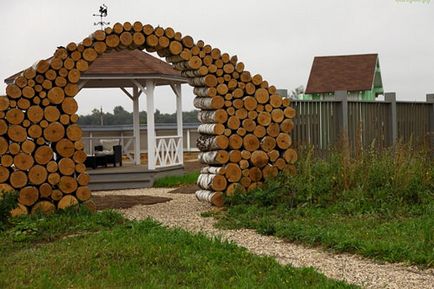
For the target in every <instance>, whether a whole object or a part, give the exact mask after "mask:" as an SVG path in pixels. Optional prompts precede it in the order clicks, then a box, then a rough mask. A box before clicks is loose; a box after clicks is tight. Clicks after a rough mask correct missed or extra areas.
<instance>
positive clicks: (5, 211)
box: [0, 191, 18, 231]
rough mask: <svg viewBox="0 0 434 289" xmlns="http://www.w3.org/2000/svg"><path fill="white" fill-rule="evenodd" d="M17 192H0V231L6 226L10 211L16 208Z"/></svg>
mask: <svg viewBox="0 0 434 289" xmlns="http://www.w3.org/2000/svg"><path fill="white" fill-rule="evenodd" d="M17 203H18V192H17V191H12V192H5V191H0V231H2V230H4V228H5V227H6V225H7V224H8V220H9V217H10V211H11V210H12V209H14V208H15V207H16V206H17Z"/></svg>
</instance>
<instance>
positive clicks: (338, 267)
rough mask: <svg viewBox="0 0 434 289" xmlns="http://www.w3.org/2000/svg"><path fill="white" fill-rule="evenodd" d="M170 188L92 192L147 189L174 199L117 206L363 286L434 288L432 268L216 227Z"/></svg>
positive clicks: (201, 207)
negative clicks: (330, 250)
mask: <svg viewBox="0 0 434 289" xmlns="http://www.w3.org/2000/svg"><path fill="white" fill-rule="evenodd" d="M171 190H172V189H165V188H151V189H137V190H119V191H110V192H94V194H95V195H112V194H114V195H120V194H124V195H145V194H146V195H149V196H160V197H168V198H172V199H173V200H172V201H170V202H167V203H160V204H155V205H150V206H141V205H139V206H135V207H132V208H129V209H125V210H120V211H121V212H122V213H123V214H124V215H125V216H126V217H127V218H129V219H144V218H146V217H152V218H154V219H155V220H158V221H159V222H161V223H162V224H164V225H166V226H168V227H181V228H183V229H186V230H188V231H191V232H202V233H205V234H207V235H210V236H220V237H222V238H223V239H227V240H230V241H234V242H236V243H237V244H239V245H240V246H243V247H245V248H247V249H248V250H249V251H250V252H252V253H255V254H258V255H267V256H272V257H274V258H276V260H277V261H278V262H280V263H281V264H291V265H292V266H295V267H313V268H315V269H317V270H318V271H319V272H321V273H323V274H325V275H326V276H328V277H330V278H333V279H339V280H344V281H346V282H348V283H352V284H357V285H360V286H362V287H364V288H393V289H395V288H396V289H398V288H399V289H404V288H412V289H413V288H417V289H424V288H427V289H429V288H431V289H434V269H428V270H420V269H418V268H416V267H410V266H404V265H400V264H389V263H386V264H378V263H375V262H373V261H371V260H368V259H365V258H362V257H359V256H356V255H350V254H331V253H327V252H325V251H323V250H321V249H317V248H307V247H304V246H302V245H297V244H292V243H288V242H284V241H282V240H280V239H277V238H275V237H270V236H262V235H259V234H257V233H256V232H255V231H253V230H247V229H241V230H220V229H216V228H214V227H213V224H214V222H215V221H214V220H213V219H212V218H203V217H201V216H200V213H201V212H204V211H208V210H210V209H211V207H210V206H209V205H208V204H205V203H200V202H198V201H197V200H196V199H195V196H194V195H192V194H170V193H168V192H169V191H171Z"/></svg>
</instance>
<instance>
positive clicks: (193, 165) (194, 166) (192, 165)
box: [184, 159, 203, 173]
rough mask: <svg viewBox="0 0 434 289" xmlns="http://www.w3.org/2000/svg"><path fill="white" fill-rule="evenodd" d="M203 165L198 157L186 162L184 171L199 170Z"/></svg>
mask: <svg viewBox="0 0 434 289" xmlns="http://www.w3.org/2000/svg"><path fill="white" fill-rule="evenodd" d="M201 167H203V165H202V164H201V163H200V162H199V161H198V160H197V159H195V160H190V161H185V162H184V171H185V172H186V173H189V172H194V171H199V170H200V168H201Z"/></svg>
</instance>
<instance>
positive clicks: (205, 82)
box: [0, 22, 297, 214]
mask: <svg viewBox="0 0 434 289" xmlns="http://www.w3.org/2000/svg"><path fill="white" fill-rule="evenodd" d="M111 49H116V50H122V49H141V50H143V49H146V51H148V52H157V53H158V55H159V56H160V57H165V59H166V61H167V62H168V63H170V64H172V65H173V67H174V68H175V69H177V70H179V71H181V74H182V75H183V76H184V77H186V78H187V79H188V82H189V84H190V85H191V86H193V88H194V93H195V95H196V98H195V99H194V105H195V107H197V108H198V109H200V110H201V111H200V112H199V115H198V119H199V121H200V122H201V123H202V125H201V126H200V127H199V132H200V133H201V137H200V138H199V140H198V147H199V148H200V150H201V151H202V153H201V155H200V157H199V159H200V161H201V162H202V163H203V164H206V165H207V167H205V168H204V169H203V170H202V173H201V175H200V176H199V179H198V184H199V186H200V187H201V188H202V190H200V191H198V192H197V194H196V196H197V198H198V199H200V200H206V201H209V202H211V203H213V204H214V205H217V206H221V205H222V204H223V203H222V195H223V194H224V193H227V194H233V193H234V192H235V191H246V190H251V189H253V188H256V187H257V186H259V185H260V184H261V183H262V182H263V181H264V180H265V179H266V178H268V177H271V176H275V175H276V174H277V173H278V172H279V171H282V170H289V171H294V166H293V163H294V162H295V161H296V159H297V154H296V152H295V151H294V150H293V149H291V148H290V146H291V136H290V132H291V130H292V128H293V126H294V125H293V122H292V120H291V119H292V118H293V117H294V116H295V111H294V109H293V108H291V106H290V101H289V100H288V99H283V98H282V97H281V96H280V95H278V94H277V92H276V88H275V87H274V86H272V85H269V84H268V82H267V81H265V80H263V78H262V76H261V75H259V74H255V75H252V74H251V73H250V72H249V71H247V70H245V67H244V64H243V63H242V62H239V61H238V59H237V57H236V56H232V57H231V56H230V55H229V54H227V53H222V52H221V51H220V50H219V49H218V48H213V47H211V46H210V45H208V44H205V43H204V41H202V40H199V41H197V42H195V41H193V38H192V37H190V36H187V35H186V36H183V35H182V34H181V33H179V32H175V31H174V30H173V29H172V28H170V27H169V28H162V27H153V26H151V25H142V23H140V22H135V23H133V24H131V23H129V22H126V23H124V24H121V23H116V24H115V25H114V26H113V27H109V28H106V29H104V30H97V31H95V32H94V33H93V34H92V35H90V36H88V37H86V38H85V39H83V41H81V42H80V43H78V44H77V43H74V42H72V43H69V44H68V45H66V46H65V47H59V48H58V49H57V50H56V51H55V52H54V54H53V56H52V57H51V58H49V59H47V60H41V61H38V62H36V63H35V64H34V65H33V66H32V67H29V68H28V69H26V70H24V71H23V72H22V73H21V74H20V75H19V76H17V77H16V78H15V80H14V82H13V83H11V84H9V85H8V86H7V88H6V95H5V96H1V97H0V157H1V166H0V183H1V184H2V185H1V186H2V188H9V189H11V188H12V189H16V190H18V191H19V204H20V205H19V207H18V208H17V209H16V210H15V212H16V214H26V213H29V212H35V211H38V210H41V211H44V212H52V211H54V210H55V209H56V208H58V209H62V208H66V207H68V206H71V205H75V204H77V203H81V202H83V203H85V204H88V205H89V207H94V205H93V204H92V202H91V200H90V198H91V194H90V190H89V188H88V187H87V185H88V182H89V176H88V175H87V173H86V168H85V166H84V161H85V159H86V154H85V153H84V152H83V147H84V146H83V143H82V141H81V130H80V128H79V127H78V126H77V124H76V123H77V120H78V115H77V114H76V112H77V103H76V101H75V100H74V96H75V95H76V94H77V93H78V92H79V86H78V81H79V80H80V75H81V73H83V72H85V71H86V70H87V69H88V68H89V66H90V65H91V64H92V62H93V61H94V60H95V59H96V58H97V57H98V56H99V55H101V54H103V53H105V52H107V51H109V50H111Z"/></svg>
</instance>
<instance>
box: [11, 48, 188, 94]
mask: <svg viewBox="0 0 434 289" xmlns="http://www.w3.org/2000/svg"><path fill="white" fill-rule="evenodd" d="M20 74H21V72H19V73H16V74H14V75H12V76H10V77H8V78H6V79H5V82H6V83H10V82H12V81H13V80H14V79H15V78H16V77H17V76H18V75H20ZM132 79H134V80H137V81H138V82H140V83H142V85H144V84H145V82H146V80H153V81H154V83H155V85H169V84H171V83H174V82H175V83H186V82H187V81H186V79H185V78H184V77H182V76H181V73H180V72H179V71H176V70H175V69H174V68H173V67H172V66H171V65H169V64H167V63H166V62H164V61H162V60H161V59H158V58H156V57H154V56H152V55H150V54H148V53H146V52H144V51H141V50H137V49H136V50H127V49H124V50H121V51H116V50H113V51H110V52H106V53H104V54H103V55H101V56H100V57H98V58H97V59H96V60H95V61H94V62H93V63H92V64H91V65H90V66H89V70H88V71H86V72H85V73H83V74H82V75H81V77H80V80H81V81H85V82H86V83H85V84H84V86H83V87H85V88H105V87H131V86H133V84H132V83H131V80H132Z"/></svg>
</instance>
